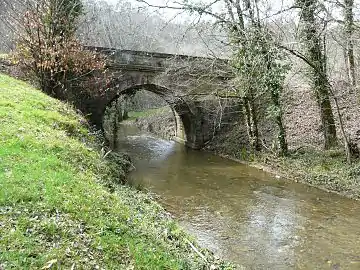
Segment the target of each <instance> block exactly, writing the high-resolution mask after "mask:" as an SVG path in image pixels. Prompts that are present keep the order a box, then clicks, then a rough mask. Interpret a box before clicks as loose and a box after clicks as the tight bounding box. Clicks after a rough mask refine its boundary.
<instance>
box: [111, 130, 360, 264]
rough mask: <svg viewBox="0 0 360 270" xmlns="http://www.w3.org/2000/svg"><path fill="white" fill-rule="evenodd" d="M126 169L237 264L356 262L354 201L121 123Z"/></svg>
mask: <svg viewBox="0 0 360 270" xmlns="http://www.w3.org/2000/svg"><path fill="white" fill-rule="evenodd" d="M118 145H119V149H120V150H121V151H126V152H128V153H129V154H130V155H131V157H132V159H133V161H134V164H135V167H136V170H134V171H133V172H132V173H131V175H130V181H131V182H132V183H133V184H134V185H141V186H142V187H144V188H145V189H147V190H149V191H150V192H152V193H155V194H157V195H159V198H160V199H159V201H160V203H161V204H162V205H163V206H164V208H165V209H166V210H167V211H169V212H170V213H172V214H173V215H174V217H175V218H176V219H177V221H178V222H179V223H180V224H181V226H183V227H184V228H185V230H186V231H188V232H189V233H190V234H192V235H194V236H195V237H196V239H197V240H198V243H199V244H200V245H201V246H203V247H206V248H208V249H210V250H212V251H213V252H214V253H215V254H216V255H217V256H219V257H221V258H222V259H225V260H228V261H232V262H234V263H235V264H236V265H238V268H239V269H276V270H280V269H360V202H357V201H353V200H350V199H346V198H343V197H341V196H338V195H335V194H331V193H327V192H324V191H321V190H318V189H316V188H312V187H309V186H306V185H303V184H298V183H295V182H292V181H287V180H284V179H276V178H275V177H274V176H272V175H270V174H268V173H265V172H263V171H260V170H258V169H255V168H252V167H249V166H246V165H243V164H238V163H236V162H234V161H231V160H227V159H224V158H221V157H219V156H216V155H213V154H211V153H206V152H202V151H195V150H191V149H187V148H186V147H184V146H183V145H180V144H177V143H175V142H172V141H166V140H162V139H159V138H156V137H154V136H152V135H149V134H145V133H142V132H140V131H139V130H137V128H136V127H134V126H128V125H122V126H121V128H120V131H119V142H118Z"/></svg>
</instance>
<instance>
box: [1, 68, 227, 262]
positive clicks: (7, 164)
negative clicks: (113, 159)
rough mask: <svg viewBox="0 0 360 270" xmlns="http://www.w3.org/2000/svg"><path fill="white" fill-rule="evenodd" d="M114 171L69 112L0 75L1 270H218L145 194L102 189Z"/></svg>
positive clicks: (80, 121)
mask: <svg viewBox="0 0 360 270" xmlns="http://www.w3.org/2000/svg"><path fill="white" fill-rule="evenodd" d="M109 165H112V166H109ZM119 174H120V175H118V176H116V175H115V174H114V170H113V164H112V163H111V164H110V163H109V161H107V160H106V159H104V158H103V155H102V154H101V152H100V151H99V149H98V148H97V146H96V141H95V139H94V137H93V136H91V135H89V132H88V129H87V128H86V126H85V125H84V120H83V119H82V118H81V117H80V116H79V115H77V114H76V113H75V112H74V110H72V109H71V108H70V107H69V106H67V105H65V104H63V103H61V102H59V101H56V100H54V99H51V98H49V97H47V96H46V95H44V94H42V93H41V92H39V91H37V90H35V89H33V88H32V87H30V86H29V85H27V84H26V83H24V82H20V81H17V80H15V79H12V78H10V77H8V76H5V75H1V74H0V269H1V268H3V269H207V268H209V267H210V266H211V265H213V264H214V265H217V267H218V268H220V269H221V268H222V269H225V266H222V263H220V262H214V259H213V257H212V256H211V255H210V254H209V253H208V252H206V251H205V250H201V252H202V253H203V254H204V256H206V258H205V259H206V261H205V259H204V258H202V257H201V256H199V254H198V253H197V252H196V251H195V248H194V247H191V245H190V244H189V241H188V240H190V241H191V239H189V236H187V235H186V234H185V233H184V232H183V231H182V230H181V229H180V228H179V227H178V226H177V225H176V223H175V222H174V221H173V220H171V219H170V218H169V217H168V215H167V214H166V212H165V211H164V210H163V209H162V208H161V207H160V206H159V205H158V204H156V203H154V202H153V201H152V200H151V198H149V197H148V196H147V195H144V194H142V193H139V192H137V191H134V190H133V189H131V188H129V187H126V186H119V185H112V189H109V188H108V186H109V183H113V181H114V180H115V181H116V180H117V178H118V177H121V176H123V173H121V172H119Z"/></svg>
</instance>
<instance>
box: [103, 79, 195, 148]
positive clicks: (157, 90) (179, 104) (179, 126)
mask: <svg viewBox="0 0 360 270" xmlns="http://www.w3.org/2000/svg"><path fill="white" fill-rule="evenodd" d="M114 90H116V91H112V92H113V95H112V96H110V95H108V99H107V100H108V101H107V102H106V104H105V106H104V107H103V108H102V113H101V115H102V118H103V116H104V114H105V111H106V108H107V107H108V106H110V104H112V102H113V101H115V100H117V99H118V98H120V96H122V95H127V94H134V93H135V92H136V91H139V90H147V91H149V92H152V93H154V94H157V95H159V96H160V97H162V98H163V99H164V100H165V101H166V102H167V104H169V106H170V108H171V110H172V112H173V114H174V118H175V124H176V135H175V140H177V141H179V142H182V143H185V144H187V145H189V146H191V147H193V145H194V140H196V138H195V137H196V126H195V116H194V113H193V110H194V108H191V106H190V105H189V104H188V103H187V102H185V101H184V100H183V99H182V98H181V97H179V96H177V95H175V94H174V93H173V92H172V91H171V90H169V89H168V88H166V87H163V86H159V85H157V84H153V83H144V84H136V85H131V86H129V87H127V88H125V87H124V88H123V89H119V87H115V89H114Z"/></svg>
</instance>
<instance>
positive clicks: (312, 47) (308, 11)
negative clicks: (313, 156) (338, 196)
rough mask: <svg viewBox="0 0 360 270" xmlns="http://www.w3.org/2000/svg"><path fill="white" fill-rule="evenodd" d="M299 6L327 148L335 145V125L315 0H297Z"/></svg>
mask: <svg viewBox="0 0 360 270" xmlns="http://www.w3.org/2000/svg"><path fill="white" fill-rule="evenodd" d="M297 3H298V4H299V5H300V6H301V20H302V22H303V33H304V38H305V46H306V51H307V57H308V60H309V62H311V80H312V82H313V90H314V92H315V95H316V99H317V104H318V107H319V109H320V117H321V123H322V131H323V136H324V147H325V149H329V148H331V147H334V146H336V144H337V138H336V127H335V121H334V115H333V111H332V108H331V103H330V98H329V94H330V93H329V85H330V84H329V80H328V77H327V74H326V57H325V52H323V50H322V44H321V35H320V34H319V31H318V29H317V23H316V19H315V18H316V17H315V16H316V15H315V14H316V12H317V9H316V8H317V5H318V1H317V0H298V1H297Z"/></svg>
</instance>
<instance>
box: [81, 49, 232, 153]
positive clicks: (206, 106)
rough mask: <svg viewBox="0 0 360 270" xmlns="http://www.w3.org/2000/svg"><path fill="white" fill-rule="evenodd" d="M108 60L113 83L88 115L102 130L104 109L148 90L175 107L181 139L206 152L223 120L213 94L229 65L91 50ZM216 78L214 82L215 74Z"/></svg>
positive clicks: (89, 105)
mask: <svg viewBox="0 0 360 270" xmlns="http://www.w3.org/2000/svg"><path fill="white" fill-rule="evenodd" d="M86 48H87V49H89V50H95V51H98V52H101V53H103V54H105V55H107V56H108V58H107V59H108V70H109V71H110V72H111V81H110V83H109V84H108V85H107V87H106V91H104V92H103V94H102V95H99V96H97V97H96V98H93V99H92V100H87V101H86V108H85V112H86V113H87V114H89V115H90V120H91V121H92V122H93V123H94V124H95V125H97V126H101V125H102V120H103V116H104V113H105V110H106V108H107V106H108V105H109V104H111V103H112V101H114V100H115V99H117V98H119V96H120V95H126V94H133V93H134V92H135V91H137V90H141V89H144V90H148V91H151V92H153V93H156V94H158V95H159V96H161V97H162V98H164V100H166V101H167V103H168V104H169V105H170V107H171V108H172V110H173V112H174V116H175V119H176V138H175V139H176V140H177V141H179V142H182V143H184V144H186V145H187V146H189V147H191V148H195V149H197V148H201V147H203V146H204V145H205V143H206V142H207V141H209V140H210V139H211V138H212V137H213V135H214V133H215V130H216V128H217V127H218V122H219V121H220V120H219V117H220V116H219V115H220V114H221V115H223V114H222V113H221V112H218V111H217V110H216V109H215V108H216V107H215V106H211V104H213V103H214V100H211V99H209V97H208V94H209V93H210V92H211V91H213V90H215V88H216V87H219V86H220V87H221V85H223V82H224V80H227V76H225V75H224V74H226V73H221V72H218V71H219V70H221V68H220V67H219V66H221V65H223V66H224V63H226V61H225V60H215V59H211V58H202V57H193V56H186V55H172V54H164V53H155V52H145V51H132V50H118V49H112V48H103V47H86ZM209 69H211V70H213V71H214V70H216V71H217V73H216V75H215V76H212V77H211V80H210V79H209V74H210V73H211V71H210V70H209Z"/></svg>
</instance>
